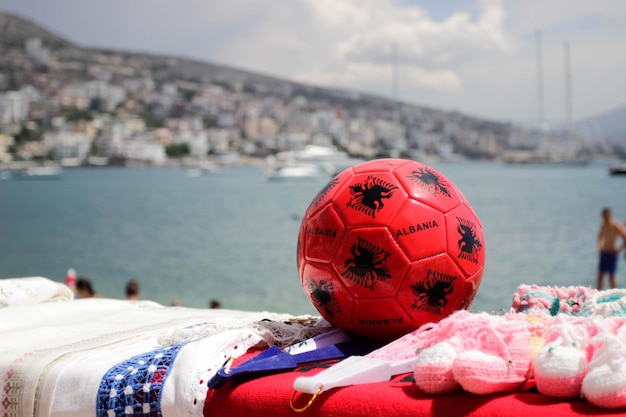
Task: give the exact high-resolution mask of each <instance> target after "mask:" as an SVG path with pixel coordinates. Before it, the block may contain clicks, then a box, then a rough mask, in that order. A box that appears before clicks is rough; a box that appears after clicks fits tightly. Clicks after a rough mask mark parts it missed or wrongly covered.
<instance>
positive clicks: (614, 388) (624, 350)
mask: <svg viewBox="0 0 626 417" xmlns="http://www.w3.org/2000/svg"><path fill="white" fill-rule="evenodd" d="M609 327H614V326H609ZM591 343H594V344H595V345H596V349H595V351H594V353H593V358H592V360H591V362H590V363H589V369H588V372H587V375H585V377H584V378H583V382H582V387H581V393H582V395H583V397H584V398H586V399H587V401H589V402H590V403H591V404H593V405H595V406H598V407H603V408H621V407H626V326H621V327H619V328H618V330H617V334H614V333H612V332H611V331H608V330H606V329H605V330H603V331H601V332H600V333H599V334H598V335H597V336H596V337H595V338H593V339H591Z"/></svg>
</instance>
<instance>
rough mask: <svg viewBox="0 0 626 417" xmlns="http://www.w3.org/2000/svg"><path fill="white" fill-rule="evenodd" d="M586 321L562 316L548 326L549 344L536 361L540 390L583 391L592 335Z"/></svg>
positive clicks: (560, 394) (554, 393) (563, 394)
mask: <svg viewBox="0 0 626 417" xmlns="http://www.w3.org/2000/svg"><path fill="white" fill-rule="evenodd" d="M585 324H586V323H584V322H583V321H581V320H576V321H574V320H572V319H570V318H569V317H568V318H565V317H562V318H560V319H559V320H558V321H557V322H555V323H553V324H552V325H550V327H548V329H547V330H546V333H545V338H546V344H545V345H544V346H543V348H542V349H541V350H540V351H539V353H538V354H537V356H536V357H535V362H534V370H535V383H536V385H537V390H538V391H539V392H540V393H542V394H544V395H548V396H550V397H556V398H574V397H578V396H579V395H580V389H581V385H582V381H583V377H584V376H585V374H586V372H587V362H588V357H587V346H588V344H589V335H588V332H587V326H586V325H585ZM589 324H590V323H589Z"/></svg>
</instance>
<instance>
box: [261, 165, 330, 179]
mask: <svg viewBox="0 0 626 417" xmlns="http://www.w3.org/2000/svg"><path fill="white" fill-rule="evenodd" d="M264 174H265V178H267V180H268V181H284V180H317V179H319V178H321V177H322V176H323V175H324V176H327V174H325V173H323V172H322V171H321V170H320V167H319V166H317V165H316V164H297V165H285V166H281V167H276V168H272V169H268V170H266V171H265V173H264Z"/></svg>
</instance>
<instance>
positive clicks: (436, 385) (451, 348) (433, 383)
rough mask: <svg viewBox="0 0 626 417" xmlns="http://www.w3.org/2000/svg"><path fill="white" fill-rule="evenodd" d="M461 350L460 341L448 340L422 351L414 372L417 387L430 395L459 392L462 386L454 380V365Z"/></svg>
mask: <svg viewBox="0 0 626 417" xmlns="http://www.w3.org/2000/svg"><path fill="white" fill-rule="evenodd" d="M459 350H460V341H459V340H448V341H443V342H439V343H436V344H434V345H433V346H431V347H428V348H426V349H424V350H423V351H421V352H420V353H419V355H418V356H417V362H416V363H415V368H414V371H413V377H414V379H415V385H417V386H418V387H419V388H420V389H421V390H422V391H424V392H427V393H429V394H447V393H450V392H454V391H456V390H458V389H459V388H460V386H459V384H458V383H457V382H456V381H455V380H454V374H453V373H452V363H453V362H454V359H456V357H457V355H458V352H459Z"/></svg>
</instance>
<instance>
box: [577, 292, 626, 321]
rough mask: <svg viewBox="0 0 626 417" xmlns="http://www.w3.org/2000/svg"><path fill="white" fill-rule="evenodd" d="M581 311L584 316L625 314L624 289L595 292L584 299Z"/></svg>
mask: <svg viewBox="0 0 626 417" xmlns="http://www.w3.org/2000/svg"><path fill="white" fill-rule="evenodd" d="M582 312H583V314H584V315H586V316H591V315H599V316H604V317H611V316H620V317H621V316H626V289H622V288H615V289H611V290H604V291H598V292H596V293H595V294H593V295H592V296H590V297H589V298H588V299H587V300H586V301H585V303H584V304H583V307H582Z"/></svg>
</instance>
